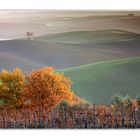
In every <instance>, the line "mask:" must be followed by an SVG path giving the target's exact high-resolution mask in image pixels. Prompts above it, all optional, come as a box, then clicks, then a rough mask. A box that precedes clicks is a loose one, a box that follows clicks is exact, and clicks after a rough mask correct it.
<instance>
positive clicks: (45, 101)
mask: <svg viewBox="0 0 140 140" xmlns="http://www.w3.org/2000/svg"><path fill="white" fill-rule="evenodd" d="M70 87H71V81H70V79H68V78H66V77H65V76H64V75H63V74H60V73H56V72H55V71H54V70H53V68H51V67H44V68H40V69H36V70H33V71H32V72H31V73H30V74H29V75H28V76H27V78H26V85H25V88H24V90H23V93H22V95H21V98H22V100H23V101H24V105H25V106H29V107H43V108H46V109H51V108H53V107H55V106H56V105H57V104H58V103H60V102H61V101H62V100H67V101H68V102H69V103H72V102H73V101H77V98H76V97H75V95H74V94H73V92H72V91H71V90H70Z"/></svg>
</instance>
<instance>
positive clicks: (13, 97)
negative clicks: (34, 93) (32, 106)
mask: <svg viewBox="0 0 140 140" xmlns="http://www.w3.org/2000/svg"><path fill="white" fill-rule="evenodd" d="M24 84H25V75H24V74H23V72H22V71H21V69H19V68H16V69H14V70H13V71H10V70H2V71H1V72H0V101H1V102H3V104H2V105H1V106H4V107H6V106H7V107H14V108H20V107H21V105H22V103H21V100H20V94H21V92H22V90H23V88H24Z"/></svg>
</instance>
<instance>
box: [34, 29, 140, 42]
mask: <svg viewBox="0 0 140 140" xmlns="http://www.w3.org/2000/svg"><path fill="white" fill-rule="evenodd" d="M136 38H139V39H140V35H139V34H137V33H132V32H128V31H123V30H117V29H109V30H97V31H72V32H64V33H57V34H51V35H44V36H40V37H37V38H35V39H36V40H39V41H43V42H57V43H74V44H79V43H80V44H81V43H101V42H114V41H126V40H132V39H136Z"/></svg>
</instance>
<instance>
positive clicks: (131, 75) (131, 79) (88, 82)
mask: <svg viewBox="0 0 140 140" xmlns="http://www.w3.org/2000/svg"><path fill="white" fill-rule="evenodd" d="M59 72H64V74H65V75H66V76H68V77H70V78H71V80H72V81H73V87H72V88H73V91H74V92H75V93H76V94H77V95H78V96H80V97H83V98H84V99H86V100H87V101H89V102H94V103H97V104H103V103H105V104H108V103H110V101H111V99H112V98H113V96H114V95H115V94H123V95H126V94H129V95H131V96H135V95H138V94H140V57H134V58H127V59H119V60H113V61H106V62H100V63H96V64H89V65H84V66H80V67H74V68H69V69H63V70H59Z"/></svg>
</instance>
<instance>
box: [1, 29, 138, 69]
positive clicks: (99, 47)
mask: <svg viewBox="0 0 140 140" xmlns="http://www.w3.org/2000/svg"><path fill="white" fill-rule="evenodd" d="M62 34H63V33H62ZM62 34H59V35H58V34H53V35H46V36H41V37H39V38H35V39H34V40H24V39H18V40H5V41H0V69H13V68H15V67H20V68H22V69H23V70H24V71H25V72H28V71H31V70H32V69H33V68H38V67H42V66H53V67H54V68H56V69H62V68H68V67H74V66H80V65H85V64H89V63H95V62H101V61H105V60H114V59H119V58H127V57H132V56H139V55H140V46H139V45H140V38H139V34H135V33H131V32H126V31H120V30H102V31H79V32H77V31H75V32H68V33H65V34H63V35H62ZM97 34H98V36H97ZM48 36H49V39H50V40H51V42H47V38H48ZM50 36H51V37H50ZM56 36H57V37H58V36H60V38H61V39H63V41H64V40H65V43H64V42H55V41H56V40H54V37H56ZM62 36H63V37H62ZM69 38H70V39H69ZM68 39H69V40H68ZM70 40H71V41H72V42H75V41H76V40H77V41H79V42H78V43H70V42H69V43H68V42H67V41H70ZM95 40H98V41H95ZM53 41H54V42H53Z"/></svg>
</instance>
